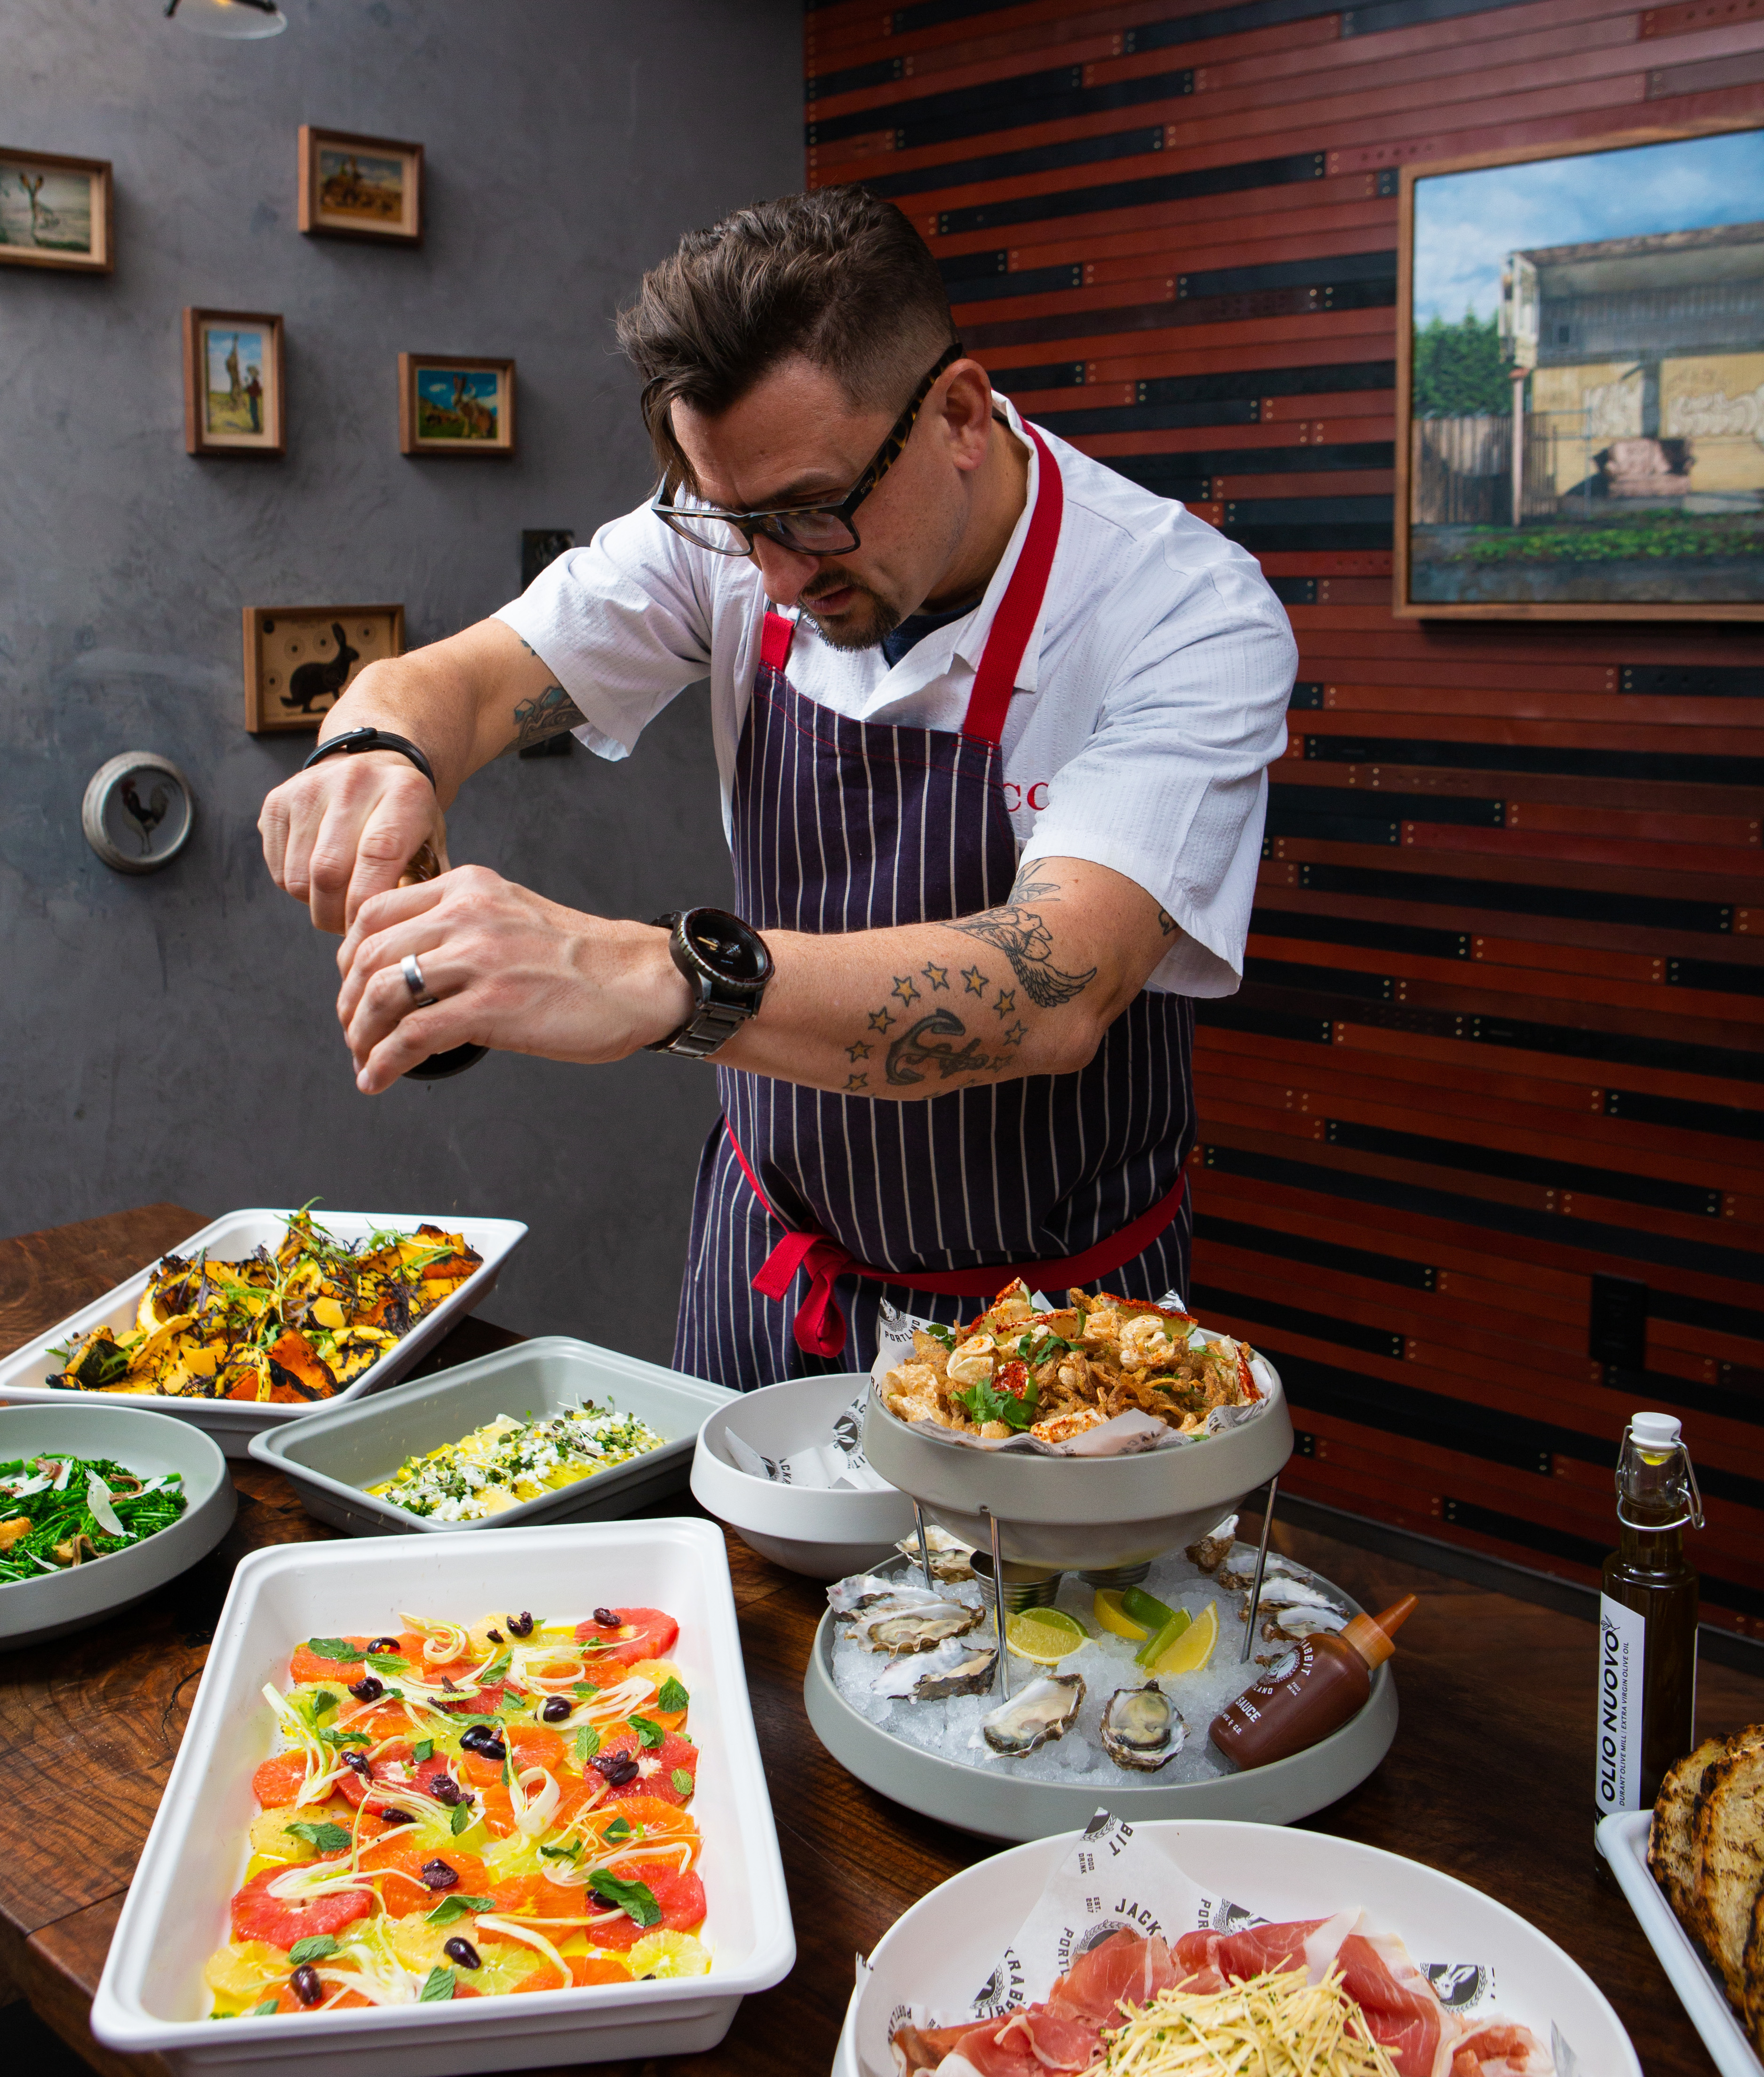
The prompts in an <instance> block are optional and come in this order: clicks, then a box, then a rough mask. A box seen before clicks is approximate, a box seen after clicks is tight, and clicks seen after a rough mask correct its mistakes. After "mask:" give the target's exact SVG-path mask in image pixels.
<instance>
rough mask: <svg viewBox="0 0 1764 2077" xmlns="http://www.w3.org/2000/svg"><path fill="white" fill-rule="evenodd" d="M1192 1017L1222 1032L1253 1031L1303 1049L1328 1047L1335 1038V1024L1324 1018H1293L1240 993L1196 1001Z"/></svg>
mask: <svg viewBox="0 0 1764 2077" xmlns="http://www.w3.org/2000/svg"><path fill="white" fill-rule="evenodd" d="M1195 1014H1196V1017H1197V1018H1200V1022H1202V1023H1203V1024H1211V1025H1214V1026H1217V1028H1218V1029H1219V1030H1221V1031H1254V1032H1255V1033H1256V1034H1258V1035H1259V1036H1260V1037H1261V1038H1263V1039H1295V1040H1296V1041H1298V1042H1299V1043H1300V1044H1303V1045H1306V1046H1327V1045H1329V1044H1330V1043H1332V1042H1333V1038H1334V1035H1335V1026H1334V1024H1333V1022H1332V1021H1331V1020H1330V1019H1329V1018H1327V1017H1295V1016H1293V1015H1292V1014H1291V1013H1290V1012H1289V1011H1287V1010H1283V1009H1271V1008H1270V1007H1268V1006H1267V1005H1266V1004H1264V1003H1260V1002H1248V1001H1245V1000H1244V997H1243V996H1242V993H1238V994H1237V995H1222V996H1216V997H1213V998H1212V999H1211V1000H1210V1001H1206V1002H1197V1003H1196V1005H1195Z"/></svg>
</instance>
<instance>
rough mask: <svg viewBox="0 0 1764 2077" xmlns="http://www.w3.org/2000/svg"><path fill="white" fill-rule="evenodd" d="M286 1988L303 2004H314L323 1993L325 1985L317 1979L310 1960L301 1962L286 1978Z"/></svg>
mask: <svg viewBox="0 0 1764 2077" xmlns="http://www.w3.org/2000/svg"><path fill="white" fill-rule="evenodd" d="M288 1988H289V1990H291V1991H292V1992H293V1994H294V1996H296V1997H297V1998H298V1999H299V2000H300V2002H301V2003H302V2004H303V2005H315V2004H318V2000H320V1999H321V1998H322V1996H324V1994H325V1987H324V1985H323V1984H322V1983H320V1982H319V1980H318V1971H317V1970H316V1969H315V1968H314V1967H313V1965H312V1964H311V1963H310V1962H302V1963H301V1965H300V1967H298V1968H297V1969H296V1970H295V1971H294V1973H293V1975H291V1976H290V1977H289V1979H288Z"/></svg>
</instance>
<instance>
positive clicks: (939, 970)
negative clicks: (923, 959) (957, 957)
mask: <svg viewBox="0 0 1764 2077" xmlns="http://www.w3.org/2000/svg"><path fill="white" fill-rule="evenodd" d="M919 972H921V973H922V974H923V975H924V976H925V978H926V980H928V981H929V982H930V984H931V992H932V993H933V994H935V993H936V992H937V991H938V989H940V988H947V987H948V986H949V984H950V970H949V968H947V967H921V968H919Z"/></svg>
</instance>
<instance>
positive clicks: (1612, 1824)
mask: <svg viewBox="0 0 1764 2077" xmlns="http://www.w3.org/2000/svg"><path fill="white" fill-rule="evenodd" d="M1653 1815H1654V1813H1653V1812H1652V1811H1650V1810H1624V1811H1620V1812H1619V1813H1618V1814H1617V1815H1616V1817H1603V1818H1601V1819H1600V1821H1599V1829H1598V1830H1597V1832H1596V1834H1595V1835H1594V1836H1595V1837H1596V1838H1597V1840H1598V1842H1599V1851H1600V1853H1601V1854H1604V1857H1605V1858H1606V1859H1607V1860H1608V1862H1609V1863H1611V1872H1612V1875H1615V1876H1616V1879H1617V1887H1618V1888H1620V1890H1621V1891H1622V1892H1623V1893H1624V1895H1625V1896H1626V1897H1628V1899H1629V1908H1630V1909H1631V1910H1632V1911H1633V1912H1634V1913H1635V1915H1636V1917H1637V1918H1638V1919H1639V1920H1640V1921H1641V1930H1642V1931H1643V1932H1644V1933H1646V1935H1647V1936H1648V1944H1649V1946H1650V1947H1652V1948H1653V1950H1654V1953H1655V1954H1658V1956H1659V1958H1660V1967H1662V1969H1664V1970H1665V1971H1666V1975H1668V1976H1669V1977H1670V1979H1671V1983H1672V1988H1673V1989H1674V1990H1675V1991H1676V1992H1678V1994H1679V2003H1680V2004H1682V2005H1683V2007H1684V2009H1685V2011H1686V2012H1688V2013H1689V2014H1690V2017H1691V2025H1692V2026H1694V2027H1695V2029H1696V2030H1697V2032H1698V2033H1700V2034H1701V2035H1702V2037H1703V2046H1704V2047H1705V2048H1706V2049H1708V2051H1709V2054H1710V2057H1711V2058H1712V2060H1713V2062H1714V2064H1715V2067H1716V2069H1717V2070H1719V2071H1720V2073H1721V2077H1764V2062H1760V2061H1759V2060H1758V2052H1757V2050H1755V2049H1754V2047H1753V2046H1752V2044H1751V2042H1749V2041H1748V2040H1747V2039H1746V2037H1745V2029H1744V2028H1742V2027H1741V2025H1740V2023H1739V2021H1737V2019H1735V2017H1733V2007H1732V2006H1731V2005H1730V2004H1729V2003H1728V2001H1727V1992H1725V1991H1724V1989H1723V1988H1721V1986H1720V1984H1719V1983H1717V1982H1716V1980H1715V1978H1714V1977H1713V1975H1711V1973H1710V1971H1709V1967H1708V1963H1706V1962H1704V1959H1703V1957H1702V1955H1701V1954H1700V1953H1699V1952H1698V1951H1697V1949H1696V1946H1695V1943H1694V1942H1692V1940H1691V1936H1690V1934H1689V1933H1687V1932H1686V1931H1685V1929H1684V1928H1683V1926H1682V1925H1679V1920H1678V1914H1677V1913H1676V1912H1675V1911H1674V1910H1673V1908H1672V1907H1671V1905H1670V1904H1668V1903H1667V1902H1666V1892H1664V1891H1663V1890H1662V1888H1661V1887H1660V1885H1659V1884H1658V1883H1657V1882H1656V1881H1655V1880H1654V1877H1653V1875H1652V1874H1651V1873H1650V1871H1649V1867H1648V1826H1649V1824H1650V1821H1651V1820H1652V1818H1653Z"/></svg>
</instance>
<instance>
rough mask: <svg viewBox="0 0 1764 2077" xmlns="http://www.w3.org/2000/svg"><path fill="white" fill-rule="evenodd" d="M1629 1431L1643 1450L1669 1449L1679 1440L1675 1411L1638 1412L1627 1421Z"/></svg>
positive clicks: (1677, 1419) (1677, 1420)
mask: <svg viewBox="0 0 1764 2077" xmlns="http://www.w3.org/2000/svg"><path fill="white" fill-rule="evenodd" d="M1629 1433H1630V1434H1632V1435H1633V1437H1634V1438H1635V1439H1636V1441H1637V1442H1638V1443H1639V1444H1640V1445H1641V1447H1642V1448H1643V1449H1644V1450H1670V1449H1672V1448H1674V1447H1675V1446H1676V1445H1677V1443H1678V1441H1679V1417H1678V1416H1677V1414H1675V1413H1638V1414H1637V1415H1636V1416H1635V1417H1634V1419H1633V1421H1630V1423H1629Z"/></svg>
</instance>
